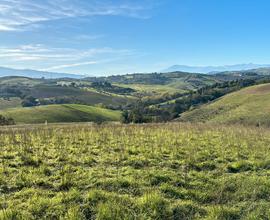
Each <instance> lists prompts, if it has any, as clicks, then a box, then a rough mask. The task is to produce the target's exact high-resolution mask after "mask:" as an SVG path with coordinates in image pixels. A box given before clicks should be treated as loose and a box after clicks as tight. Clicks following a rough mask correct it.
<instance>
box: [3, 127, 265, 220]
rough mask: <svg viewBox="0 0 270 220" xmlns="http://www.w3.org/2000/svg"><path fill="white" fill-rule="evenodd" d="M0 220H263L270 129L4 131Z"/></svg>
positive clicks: (134, 128) (179, 128) (140, 128)
mask: <svg viewBox="0 0 270 220" xmlns="http://www.w3.org/2000/svg"><path fill="white" fill-rule="evenodd" d="M0 145H1V151H0V160H1V163H0V192H1V193H0V219H76V220H83V219H99V220H108V219H112V220H114V219H117V220H118V219H119V220H120V219H128V220H129V219H131V220H132V219H134V220H135V219H136V220H138V219H139V220H144V219H149V220H150V219H151V220H157V219H160V220H161V219H172V220H182V219H207V220H212V219H220V220H223V219H228V220H238V219H252V220H253V219H254V220H255V219H256V220H257V219H269V218H270V211H269V210H270V180H269V171H270V159H269V158H270V151H269V145H270V130H269V129H263V128H248V127H245V128H244V127H241V126H235V127H222V126H210V125H190V124H178V123H172V124H155V125H153V124H148V125H112V124H107V125H100V126H97V125H96V126H89V125H76V124H71V125H63V126H61V125H53V126H52V125H48V126H35V127H32V126H25V127H23V126H20V127H19V128H16V127H11V128H0Z"/></svg>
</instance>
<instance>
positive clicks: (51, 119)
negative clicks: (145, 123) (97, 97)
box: [0, 104, 121, 124]
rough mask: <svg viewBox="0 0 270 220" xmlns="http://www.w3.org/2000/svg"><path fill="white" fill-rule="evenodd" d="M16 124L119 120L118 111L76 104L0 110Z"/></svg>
mask: <svg viewBox="0 0 270 220" xmlns="http://www.w3.org/2000/svg"><path fill="white" fill-rule="evenodd" d="M0 114H2V115H4V116H6V117H11V118H13V119H14V120H15V122H16V123H18V124H38V123H44V122H45V121H47V122H48V123H61V122H102V121H119V120H120V115H121V114H120V112H119V111H112V110H108V109H103V108H98V107H92V106H86V105H76V104H69V105H67V104H65V105H47V106H39V107H31V108H12V109H7V110H3V111H0Z"/></svg>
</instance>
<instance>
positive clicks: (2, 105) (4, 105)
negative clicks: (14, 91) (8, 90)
mask: <svg viewBox="0 0 270 220" xmlns="http://www.w3.org/2000/svg"><path fill="white" fill-rule="evenodd" d="M21 102H22V100H21V99H20V98H16V97H14V98H10V99H8V100H7V99H3V98H0V110H3V109H8V108H17V107H20V106H21Z"/></svg>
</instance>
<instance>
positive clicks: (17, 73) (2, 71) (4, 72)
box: [0, 67, 85, 79]
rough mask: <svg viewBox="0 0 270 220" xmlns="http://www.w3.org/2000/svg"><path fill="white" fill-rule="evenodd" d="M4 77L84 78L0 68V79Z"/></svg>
mask: <svg viewBox="0 0 270 220" xmlns="http://www.w3.org/2000/svg"><path fill="white" fill-rule="evenodd" d="M6 76H22V77H30V78H46V79H56V78H74V79H81V78H84V77H85V76H83V75H79V74H78V75H77V74H69V73H56V72H46V71H39V70H31V69H13V68H8V67H0V77H6Z"/></svg>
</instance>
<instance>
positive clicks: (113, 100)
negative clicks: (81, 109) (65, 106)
mask: <svg viewBox="0 0 270 220" xmlns="http://www.w3.org/2000/svg"><path fill="white" fill-rule="evenodd" d="M30 95H32V96H34V97H36V98H66V97H69V98H70V99H71V100H72V99H73V100H74V101H77V102H80V103H84V104H87V105H95V104H100V103H103V104H105V105H121V104H125V103H127V102H128V101H129V98H128V97H124V96H118V95H114V94H104V93H100V92H98V91H88V90H84V89H80V88H73V87H61V86H55V85H37V86H35V87H34V88H33V89H32V90H31V91H30Z"/></svg>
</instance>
